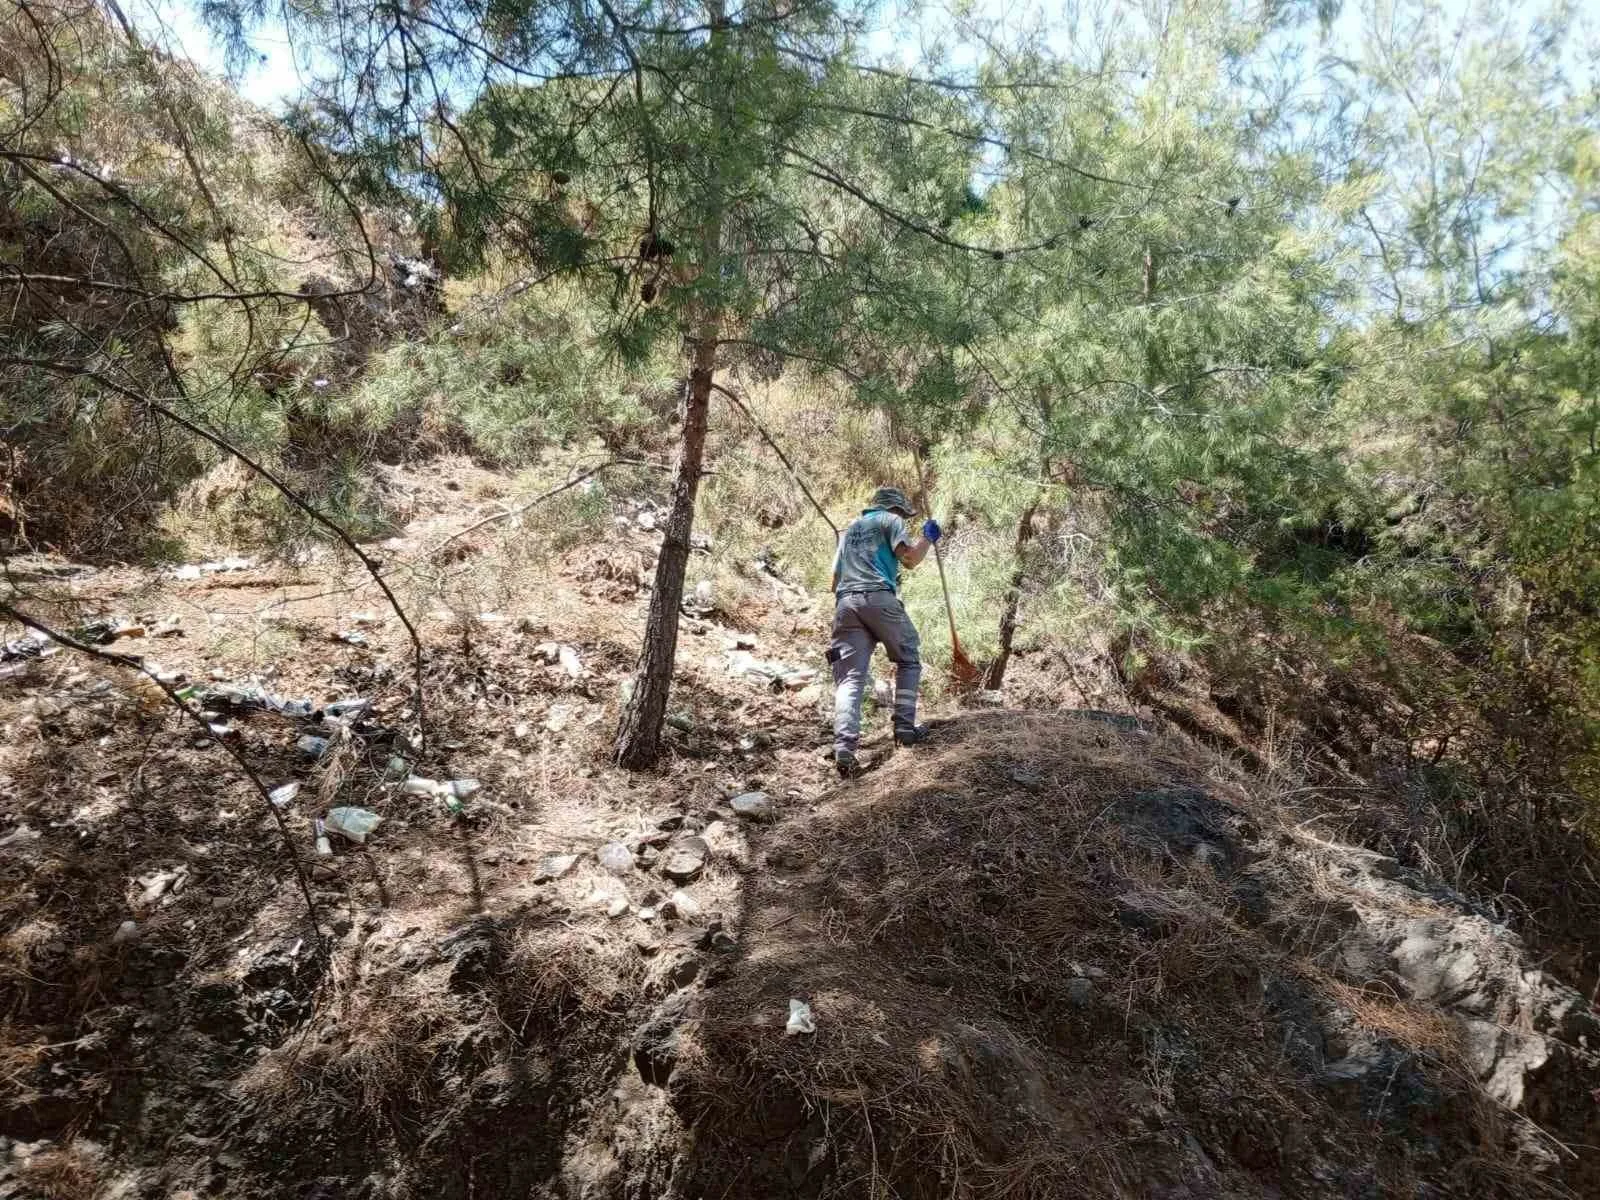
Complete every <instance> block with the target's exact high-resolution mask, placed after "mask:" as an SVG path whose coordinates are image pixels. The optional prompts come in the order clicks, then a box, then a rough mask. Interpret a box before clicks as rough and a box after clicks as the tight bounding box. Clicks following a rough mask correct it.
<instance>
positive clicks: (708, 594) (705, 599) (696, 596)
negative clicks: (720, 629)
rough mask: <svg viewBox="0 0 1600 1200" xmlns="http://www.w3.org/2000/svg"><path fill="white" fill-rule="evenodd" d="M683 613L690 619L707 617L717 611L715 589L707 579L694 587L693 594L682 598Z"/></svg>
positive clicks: (714, 585)
mask: <svg viewBox="0 0 1600 1200" xmlns="http://www.w3.org/2000/svg"><path fill="white" fill-rule="evenodd" d="M682 607H683V611H684V612H685V613H687V614H688V615H689V616H691V617H709V616H710V615H711V614H712V613H714V612H716V611H717V587H716V584H714V583H712V582H711V580H709V579H702V580H700V582H699V583H697V584H695V585H694V592H693V593H692V594H690V595H688V596H685V597H684V598H683V605H682Z"/></svg>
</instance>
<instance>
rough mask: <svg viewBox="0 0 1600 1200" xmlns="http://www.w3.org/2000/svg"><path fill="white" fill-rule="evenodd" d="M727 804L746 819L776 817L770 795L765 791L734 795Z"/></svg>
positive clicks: (755, 819) (768, 819)
mask: <svg viewBox="0 0 1600 1200" xmlns="http://www.w3.org/2000/svg"><path fill="white" fill-rule="evenodd" d="M728 805H729V807H730V808H732V809H733V811H734V812H736V813H738V814H739V815H740V816H741V817H744V818H746V819H747V820H751V821H772V820H775V819H776V818H777V812H776V811H775V810H774V809H773V807H772V797H771V796H769V795H767V794H766V793H765V792H746V793H745V794H744V795H742V796H735V797H734V798H733V799H732V800H730V801H729V802H728Z"/></svg>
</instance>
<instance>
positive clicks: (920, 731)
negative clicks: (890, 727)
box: [894, 725, 929, 746]
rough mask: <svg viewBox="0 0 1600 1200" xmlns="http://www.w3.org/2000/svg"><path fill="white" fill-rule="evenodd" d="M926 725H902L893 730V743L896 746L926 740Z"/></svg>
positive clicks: (917, 743)
mask: <svg viewBox="0 0 1600 1200" xmlns="http://www.w3.org/2000/svg"><path fill="white" fill-rule="evenodd" d="M928 736H929V735H928V727H927V726H926V725H909V726H907V725H902V726H899V727H898V728H896V729H895V731H894V744H895V745H896V746H916V745H920V744H921V743H923V742H925V741H927V740H928Z"/></svg>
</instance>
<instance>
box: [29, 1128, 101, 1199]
mask: <svg viewBox="0 0 1600 1200" xmlns="http://www.w3.org/2000/svg"><path fill="white" fill-rule="evenodd" d="M18 1175H19V1176H20V1177H21V1180H22V1183H23V1185H24V1186H25V1187H26V1188H27V1189H28V1190H27V1191H26V1192H25V1193H24V1194H25V1195H28V1196H36V1197H38V1198H39V1200H98V1197H100V1196H103V1195H104V1194H105V1184H104V1182H103V1179H102V1170H101V1165H100V1154H99V1152H98V1148H95V1149H92V1150H91V1149H88V1148H85V1147H83V1146H81V1145H78V1144H76V1143H70V1142H69V1143H68V1144H67V1145H65V1146H60V1147H53V1148H51V1149H48V1150H41V1151H39V1152H38V1153H36V1154H31V1155H29V1156H28V1157H27V1158H25V1159H24V1160H23V1161H22V1164H21V1168H20V1169H19V1171H18Z"/></svg>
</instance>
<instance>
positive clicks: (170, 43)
mask: <svg viewBox="0 0 1600 1200" xmlns="http://www.w3.org/2000/svg"><path fill="white" fill-rule="evenodd" d="M1437 3H1438V8H1439V11H1440V13H1441V15H1442V16H1443V17H1444V20H1445V21H1446V22H1447V23H1454V22H1455V21H1456V20H1459V19H1460V18H1461V17H1462V16H1464V15H1465V14H1466V13H1467V12H1468V10H1469V9H1470V8H1472V7H1473V6H1474V3H1475V0H1437ZM1519 7H1520V8H1521V9H1522V10H1523V11H1525V12H1527V13H1529V14H1533V13H1536V12H1538V11H1542V10H1543V8H1544V5H1543V4H1526V5H1521V6H1519ZM1572 7H1573V8H1574V10H1575V11H1576V12H1577V14H1578V22H1579V29H1580V36H1578V37H1575V38H1573V39H1572V40H1571V42H1570V44H1569V46H1568V54H1569V57H1570V58H1571V59H1572V65H1573V66H1574V67H1575V68H1576V69H1578V70H1579V71H1581V72H1584V73H1591V72H1592V71H1593V69H1594V65H1595V62H1594V59H1595V55H1596V54H1597V53H1600V0H1574V3H1573V5H1572ZM1367 8H1368V3H1367V2H1366V0H1354V2H1348V0H1347V2H1346V3H1344V4H1343V5H1341V7H1340V11H1339V14H1338V16H1337V18H1336V19H1335V20H1334V21H1333V22H1332V24H1331V25H1330V26H1329V27H1328V28H1327V29H1326V30H1317V29H1316V27H1315V25H1314V24H1313V26H1312V27H1311V32H1310V34H1309V36H1311V37H1314V38H1315V39H1316V41H1317V43H1318V45H1317V46H1316V49H1317V50H1318V51H1320V52H1323V53H1335V54H1340V55H1346V56H1350V57H1356V56H1357V55H1358V54H1359V50H1360V47H1361V42H1362V38H1363V26H1364V15H1363V14H1364V13H1365V11H1366V9H1367ZM1147 11H1148V9H1147V8H1146V6H1145V5H1143V4H1140V3H1134V2H1131V0H968V2H965V3H961V4H960V5H959V7H952V6H949V5H946V4H942V3H933V4H929V3H922V2H919V0H887V2H885V3H882V4H880V5H878V6H877V7H876V10H875V13H874V16H873V19H872V21H871V23H870V26H869V29H868V32H867V33H866V34H865V36H864V37H863V38H862V41H861V48H862V51H863V52H864V54H865V56H866V57H867V58H868V59H869V60H871V61H875V62H882V63H892V64H894V65H897V66H901V67H911V66H914V65H919V64H924V63H928V62H935V63H937V64H938V65H939V69H940V71H941V73H944V74H949V75H960V74H964V73H967V72H970V71H972V70H973V69H974V68H975V67H976V66H977V64H978V62H979V61H980V59H981V57H982V54H983V49H982V46H981V44H980V43H979V42H978V41H976V40H975V39H973V38H972V37H970V36H967V34H966V33H965V32H964V31H965V30H970V29H974V28H977V29H988V30H992V31H993V32H994V33H995V34H997V35H999V36H1000V38H1001V40H1009V39H1010V38H1013V37H1016V36H1019V35H1022V34H1034V35H1036V36H1037V37H1038V39H1039V42H1040V43H1041V45H1042V47H1043V48H1044V49H1046V50H1047V51H1049V52H1051V53H1053V54H1056V55H1060V56H1062V57H1071V56H1072V55H1073V54H1074V51H1076V50H1082V49H1083V48H1084V43H1086V42H1088V41H1090V40H1092V39H1098V38H1099V37H1101V36H1104V34H1105V32H1106V31H1107V30H1108V29H1109V28H1111V27H1112V26H1121V27H1122V28H1123V29H1124V30H1126V31H1133V30H1138V29H1140V28H1143V27H1145V13H1146V12H1147ZM957 14H959V16H958V15H957ZM132 16H133V19H134V21H135V23H136V24H137V25H138V26H139V27H140V29H141V30H142V31H143V32H144V33H145V35H146V36H147V37H149V38H150V39H151V40H153V41H156V42H158V43H159V44H162V45H164V46H166V47H167V48H168V49H169V50H171V51H173V52H175V53H179V54H183V55H186V56H187V57H189V58H190V59H192V60H193V61H194V62H195V64H196V65H197V66H199V67H201V68H202V69H203V70H205V71H207V72H209V73H211V74H214V75H217V76H223V75H227V74H228V71H227V63H226V55H225V52H224V49H223V47H222V46H221V45H220V44H219V43H218V42H217V41H216V39H215V38H213V37H212V36H211V34H210V32H209V31H208V30H207V29H206V28H205V26H204V23H203V22H202V21H201V19H200V16H199V9H198V4H197V3H196V0H133V3H132ZM1301 36H1306V35H1305V34H1302V35H1301ZM250 42H251V47H252V49H253V51H254V56H253V61H251V62H250V63H248V64H247V65H245V66H244V67H243V68H242V69H241V70H239V71H237V72H235V73H234V74H233V81H234V86H235V88H236V90H237V91H238V92H239V94H240V95H241V96H243V97H244V98H245V99H246V100H248V101H250V102H252V103H254V104H258V105H261V106H262V107H264V108H268V109H277V108H279V107H281V106H282V105H283V104H284V103H285V102H286V101H289V100H292V99H294V98H295V97H296V96H298V95H299V94H300V92H301V91H302V90H303V87H304V84H303V80H304V78H305V76H306V65H305V63H304V62H303V61H297V58H296V54H295V49H294V47H293V46H292V44H291V42H290V39H289V37H288V35H287V33H286V32H285V29H284V27H283V24H282V23H281V21H279V20H277V19H276V18H275V17H268V19H267V20H266V21H264V22H263V23H262V24H261V25H260V26H259V27H258V28H257V29H255V30H254V31H253V32H252V34H251V37H250ZM1585 60H1587V61H1585Z"/></svg>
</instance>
